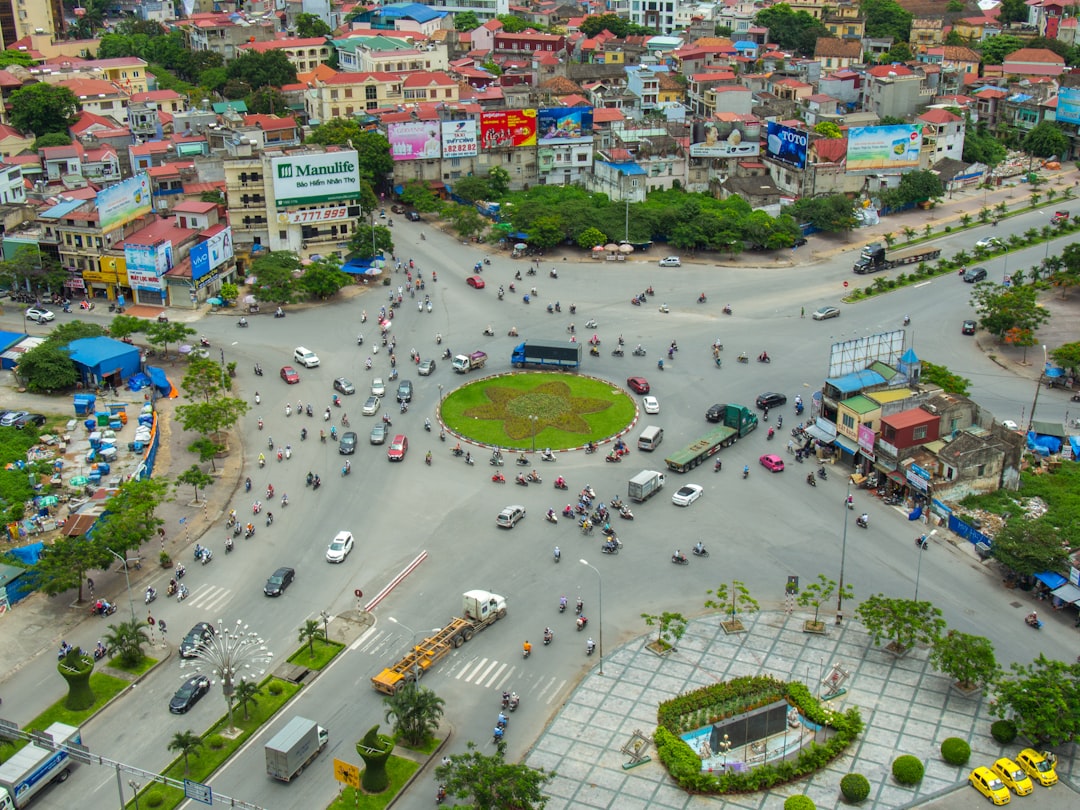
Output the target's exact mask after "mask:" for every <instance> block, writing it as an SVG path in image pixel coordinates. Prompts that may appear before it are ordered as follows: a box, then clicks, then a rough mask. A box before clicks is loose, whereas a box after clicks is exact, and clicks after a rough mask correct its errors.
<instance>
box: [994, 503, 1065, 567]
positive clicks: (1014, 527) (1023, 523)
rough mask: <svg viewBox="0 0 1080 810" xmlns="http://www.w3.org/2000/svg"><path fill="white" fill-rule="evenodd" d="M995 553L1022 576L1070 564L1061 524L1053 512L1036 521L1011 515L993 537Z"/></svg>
mask: <svg viewBox="0 0 1080 810" xmlns="http://www.w3.org/2000/svg"><path fill="white" fill-rule="evenodd" d="M993 554H994V559H996V560H997V561H998V562H1000V563H1001V564H1002V565H1004V566H1005V567H1006V568H1008V569H1010V570H1012V571H1015V572H1016V573H1017V574H1019V575H1020V576H1032V575H1033V574H1037V573H1039V572H1040V571H1056V570H1057V569H1059V568H1062V569H1064V567H1065V566H1066V565H1067V563H1068V554H1067V553H1066V551H1065V549H1064V547H1063V544H1062V536H1061V526H1059V525H1058V524H1057V521H1055V520H1053V519H1051V516H1050V515H1043V516H1042V517H1039V518H1036V519H1035V520H1027V519H1026V517H1023V516H1017V517H1015V518H1010V519H1009V520H1008V521H1006V523H1005V526H1004V527H1003V528H1002V529H1001V531H1000V532H998V533H997V535H996V536H995V537H994V547H993Z"/></svg>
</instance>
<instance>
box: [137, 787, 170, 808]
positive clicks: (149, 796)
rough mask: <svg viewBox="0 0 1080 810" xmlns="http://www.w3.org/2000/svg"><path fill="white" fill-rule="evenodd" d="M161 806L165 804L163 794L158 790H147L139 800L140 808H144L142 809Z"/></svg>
mask: <svg viewBox="0 0 1080 810" xmlns="http://www.w3.org/2000/svg"><path fill="white" fill-rule="evenodd" d="M163 804H165V796H164V794H162V792H161V791H160V790H149V791H147V792H146V793H145V794H144V795H143V797H142V800H141V806H144V807H150V808H154V807H161V805H163Z"/></svg>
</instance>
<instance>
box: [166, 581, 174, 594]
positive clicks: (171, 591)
mask: <svg viewBox="0 0 1080 810" xmlns="http://www.w3.org/2000/svg"><path fill="white" fill-rule="evenodd" d="M165 595H166V596H175V595H176V580H175V579H174V580H171V581H170V582H169V587H168V588H167V589H166V591H165Z"/></svg>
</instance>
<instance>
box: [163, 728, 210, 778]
mask: <svg viewBox="0 0 1080 810" xmlns="http://www.w3.org/2000/svg"><path fill="white" fill-rule="evenodd" d="M202 745H203V740H202V737H200V736H199V735H198V734H196V733H195V732H194V731H191V730H188V731H178V732H176V733H175V734H173V738H172V739H171V740H170V741H169V750H170V751H176V752H177V753H178V754H180V756H182V757H183V758H184V775H185V776H186V775H187V774H188V772H189V771H190V764H189V762H188V757H189V756H191V755H192V754H194V753H195V752H196V751H198V750H199V749H200V748H202Z"/></svg>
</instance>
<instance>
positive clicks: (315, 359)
mask: <svg viewBox="0 0 1080 810" xmlns="http://www.w3.org/2000/svg"><path fill="white" fill-rule="evenodd" d="M292 356H293V359H294V360H295V361H296V362H297V363H299V364H300V365H302V366H303V367H304V368H314V367H315V366H317V365H319V355H317V354H315V352H313V351H312V350H311V349H305V348H304V347H303V346H297V347H296V348H295V349H294V350H293V353H292Z"/></svg>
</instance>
